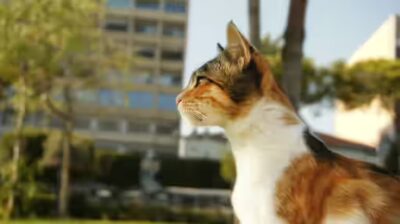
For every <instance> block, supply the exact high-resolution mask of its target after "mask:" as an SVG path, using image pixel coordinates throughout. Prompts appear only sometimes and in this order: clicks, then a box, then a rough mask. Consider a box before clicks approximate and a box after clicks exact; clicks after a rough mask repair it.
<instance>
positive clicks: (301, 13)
mask: <svg viewBox="0 0 400 224" xmlns="http://www.w3.org/2000/svg"><path fill="white" fill-rule="evenodd" d="M306 7H307V0H291V1H290V7H289V14H288V22H287V26H286V31H285V34H284V39H285V45H284V47H283V50H282V64H283V76H282V87H283V89H284V90H285V91H286V93H287V94H288V96H289V99H290V100H291V101H292V103H293V105H294V107H295V108H296V109H298V108H299V104H300V92H301V80H302V73H301V67H302V65H301V63H302V58H303V41H304V37H305V29H304V26H305V17H306Z"/></svg>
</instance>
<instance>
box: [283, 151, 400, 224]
mask: <svg viewBox="0 0 400 224" xmlns="http://www.w3.org/2000/svg"><path fill="white" fill-rule="evenodd" d="M382 180H384V182H390V184H391V186H392V189H390V187H389V186H383V185H381V184H379V182H380V181H382ZM393 185H395V186H397V187H393ZM391 194H396V195H399V194H400V187H399V182H398V180H396V179H394V178H391V177H387V176H384V175H378V174H376V173H374V174H373V175H371V173H370V172H369V171H368V169H367V168H366V167H364V165H363V163H360V162H356V161H353V160H350V159H346V158H342V157H339V159H338V160H337V161H318V160H317V159H315V157H313V156H312V155H304V156H302V157H300V158H298V159H296V160H295V161H294V162H293V163H292V165H291V166H290V167H288V168H287V170H286V172H285V174H284V175H283V176H282V177H281V178H280V180H279V182H278V184H277V191H276V207H277V212H278V214H279V215H280V216H281V217H282V218H284V219H286V220H287V221H288V222H289V223H291V224H297V223H298V224H300V223H307V224H313V223H315V224H319V223H322V222H323V220H324V218H326V216H327V215H333V216H344V217H345V216H346V215H349V214H351V212H354V211H355V210H356V209H361V210H362V211H363V212H364V213H365V214H366V216H367V217H368V218H369V219H370V220H371V221H372V222H371V223H379V224H386V223H391V222H390V220H393V219H392V218H393V217H394V216H395V215H400V210H398V208H399V203H400V200H398V199H399V197H400V196H397V197H396V198H395V199H393V198H391Z"/></svg>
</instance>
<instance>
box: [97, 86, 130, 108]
mask: <svg viewBox="0 0 400 224" xmlns="http://www.w3.org/2000/svg"><path fill="white" fill-rule="evenodd" d="M99 101H100V102H99V103H100V105H103V106H123V104H124V97H123V95H122V93H119V92H116V91H112V90H108V89H102V90H100V91H99Z"/></svg>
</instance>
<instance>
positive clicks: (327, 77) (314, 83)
mask: <svg viewBox="0 0 400 224" xmlns="http://www.w3.org/2000/svg"><path fill="white" fill-rule="evenodd" d="M281 51H282V43H281V40H280V39H276V40H273V39H272V38H271V37H270V36H266V37H265V38H264V39H263V40H262V45H261V48H260V52H261V53H262V54H264V55H265V56H266V58H267V59H268V62H269V64H270V68H271V71H272V74H274V76H275V78H276V80H277V81H278V82H280V80H282V75H283V70H282V58H281ZM302 73H303V79H302V83H301V101H302V103H303V104H311V103H315V102H318V101H320V100H322V99H324V98H326V97H332V96H333V93H334V89H333V86H332V77H331V74H330V73H329V71H328V70H327V69H324V68H318V67H317V66H316V65H315V64H314V62H313V61H312V59H310V58H305V59H303V66H302Z"/></svg>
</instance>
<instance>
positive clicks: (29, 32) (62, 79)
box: [0, 0, 126, 216]
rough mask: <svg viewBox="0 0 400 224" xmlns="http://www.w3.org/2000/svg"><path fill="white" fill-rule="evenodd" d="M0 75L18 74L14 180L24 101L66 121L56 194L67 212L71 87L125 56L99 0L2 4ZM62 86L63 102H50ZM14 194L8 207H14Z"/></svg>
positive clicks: (88, 81) (83, 84) (84, 83)
mask: <svg viewBox="0 0 400 224" xmlns="http://www.w3.org/2000/svg"><path fill="white" fill-rule="evenodd" d="M0 10H1V11H0V29H1V32H0V33H2V34H4V35H0V47H1V51H0V76H1V77H5V76H15V77H18V78H16V79H15V81H14V82H13V88H14V89H15V90H16V92H17V94H16V96H17V98H18V99H17V100H15V102H16V103H17V105H16V106H15V107H14V108H15V110H16V111H17V122H16V125H15V132H16V136H17V140H16V144H15V150H14V157H13V158H14V159H13V164H14V166H13V167H15V168H14V169H12V173H13V175H12V176H13V177H14V178H12V182H13V183H14V184H15V183H16V182H17V180H18V170H17V167H18V166H17V163H18V160H19V152H20V151H21V147H22V144H21V141H19V140H18V139H20V138H18V136H19V135H18V133H21V132H22V128H23V120H24V117H25V115H26V113H27V102H28V99H29V102H30V101H31V100H32V99H38V98H40V99H41V102H42V103H43V106H44V108H46V109H47V111H49V112H50V113H51V114H52V115H54V116H57V117H59V118H60V119H61V120H63V122H64V138H63V141H64V143H63V157H62V160H63V165H62V169H61V184H60V186H61V189H60V198H59V213H60V216H67V211H68V208H67V204H68V191H69V190H68V185H69V163H70V162H69V160H70V159H69V157H70V156H69V154H70V148H71V136H72V132H73V122H74V116H73V114H74V111H73V91H75V90H76V89H82V88H85V87H87V86H89V85H93V84H96V83H98V82H99V79H97V78H98V75H102V74H103V72H104V71H105V69H106V68H113V67H118V66H120V65H121V64H123V63H124V62H126V60H123V59H125V58H121V55H120V54H119V52H118V51H115V48H113V46H110V45H109V43H111V45H112V42H110V41H108V40H107V39H106V38H105V37H104V35H103V33H102V26H101V23H102V21H103V16H104V8H103V2H102V1H98V0H85V1H80V0H13V1H6V2H5V3H4V4H0ZM55 90H62V91H61V92H62V96H63V98H64V101H63V102H61V101H58V102H56V103H55V102H53V100H52V99H53V97H52V94H53V93H54V91H55ZM12 198H13V194H11V195H10V200H9V203H8V205H9V206H8V207H9V210H10V213H11V211H12V207H13V206H12V204H13V199H12Z"/></svg>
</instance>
